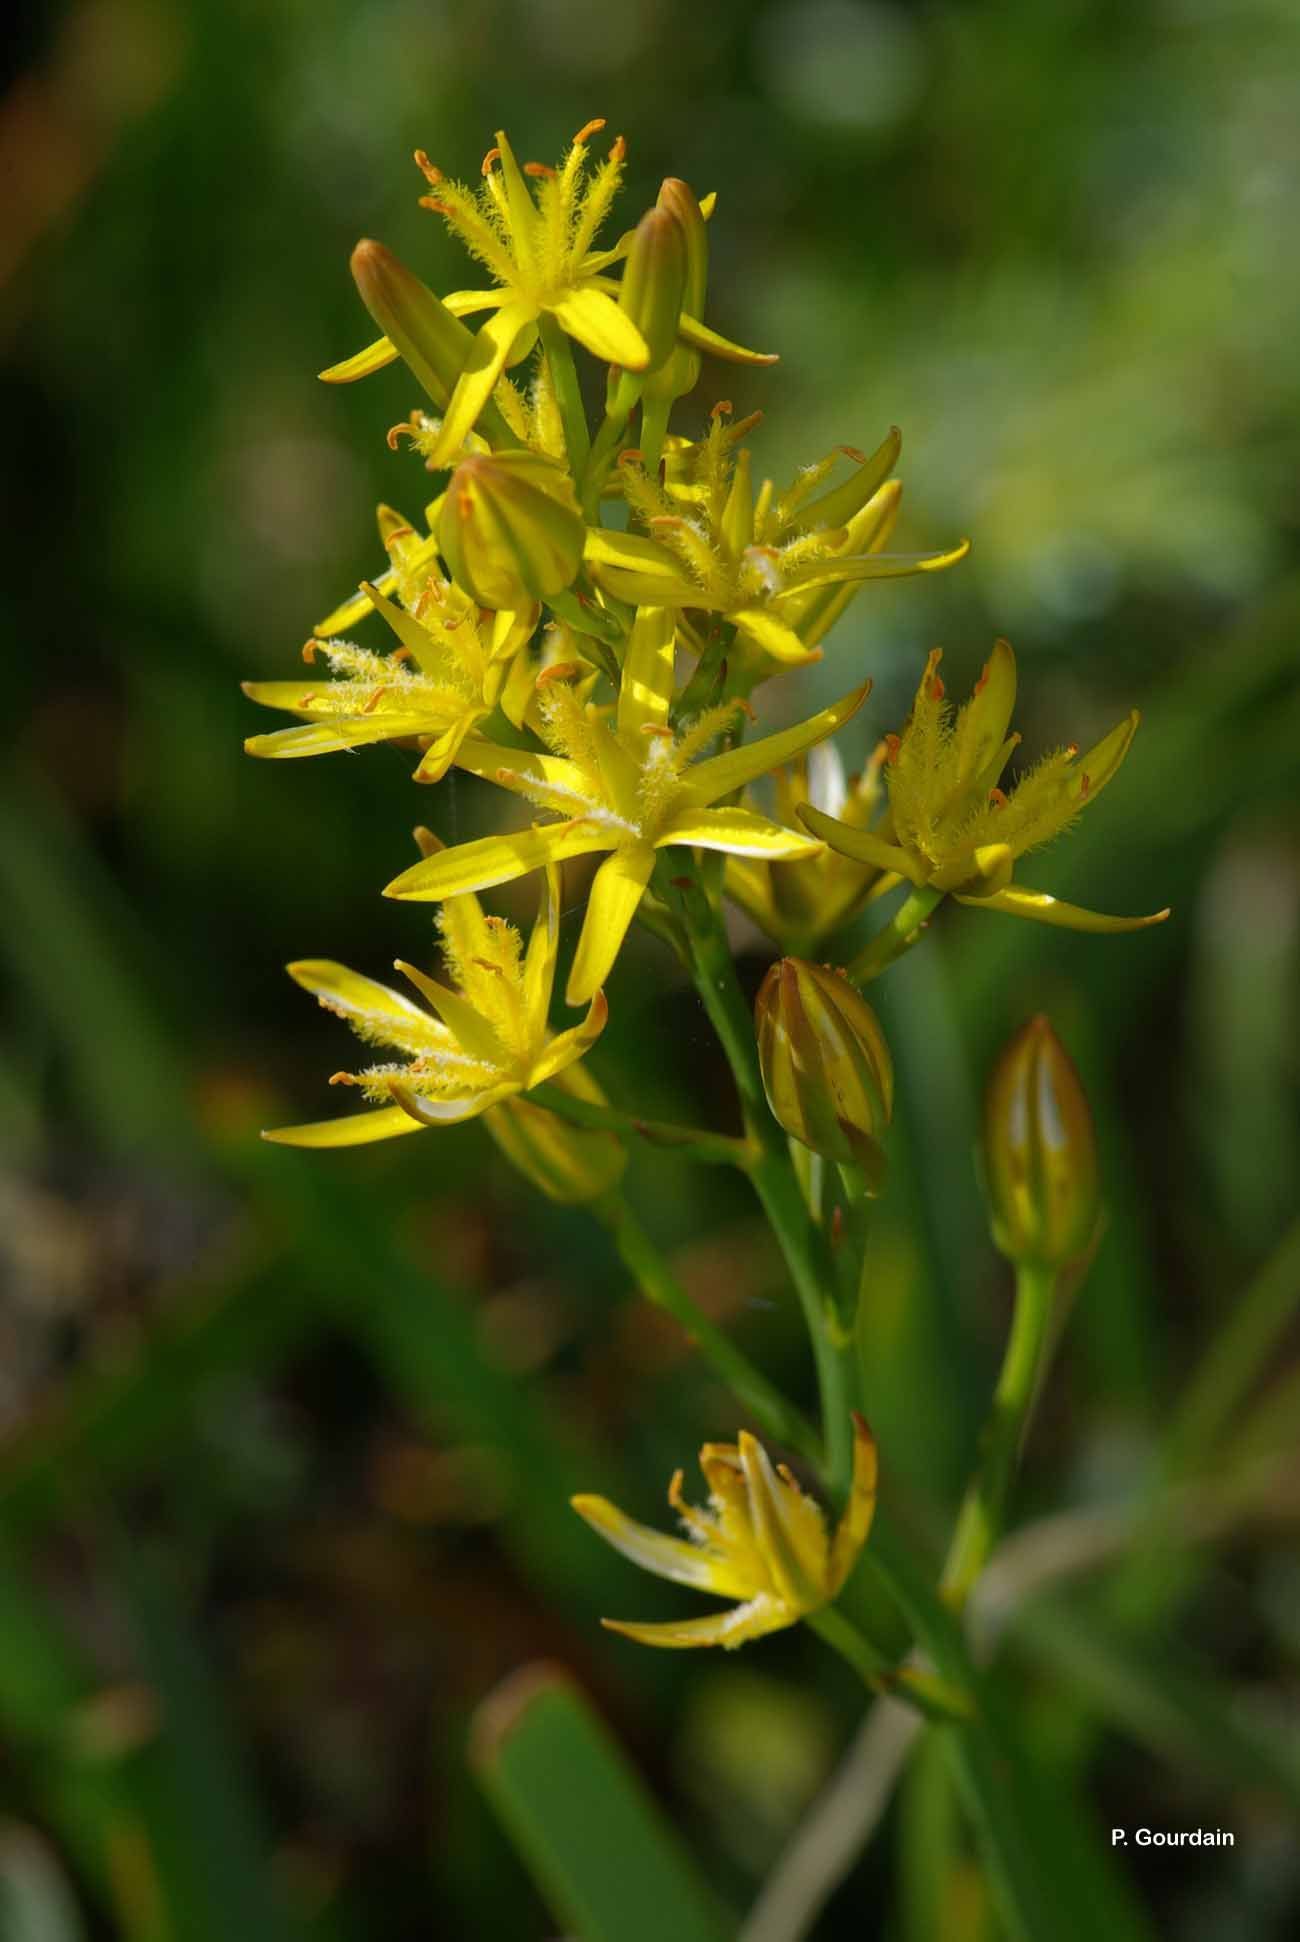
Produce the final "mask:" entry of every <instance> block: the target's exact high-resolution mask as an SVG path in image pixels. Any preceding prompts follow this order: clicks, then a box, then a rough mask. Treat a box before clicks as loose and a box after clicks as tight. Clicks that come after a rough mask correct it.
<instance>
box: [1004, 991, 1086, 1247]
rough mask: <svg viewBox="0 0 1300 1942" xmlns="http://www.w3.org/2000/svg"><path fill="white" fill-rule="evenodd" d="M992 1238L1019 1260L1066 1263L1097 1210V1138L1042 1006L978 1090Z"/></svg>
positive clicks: (1075, 1076)
mask: <svg viewBox="0 0 1300 1942" xmlns="http://www.w3.org/2000/svg"><path fill="white" fill-rule="evenodd" d="M984 1166H985V1175H986V1183H987V1190H988V1197H989V1209H990V1215H991V1224H992V1229H993V1239H994V1241H995V1243H996V1245H997V1246H998V1247H999V1248H1000V1249H1001V1251H1002V1253H1003V1254H1005V1255H1007V1256H1009V1257H1010V1259H1011V1260H1012V1261H1015V1262H1016V1263H1017V1264H1018V1265H1019V1266H1022V1267H1037V1268H1046V1269H1057V1268H1064V1267H1068V1266H1069V1265H1070V1263H1071V1262H1072V1261H1076V1260H1077V1259H1078V1258H1079V1256H1080V1255H1081V1254H1083V1253H1084V1252H1085V1251H1086V1249H1087V1248H1088V1246H1089V1245H1090V1243H1091V1241H1092V1239H1093V1236H1094V1235H1095V1233H1096V1231H1097V1222H1098V1218H1099V1215H1100V1212H1101V1200H1100V1190H1099V1186H1098V1180H1097V1144H1096V1138H1095V1136H1094V1133H1093V1126H1092V1114H1091V1112H1090V1111H1089V1109H1088V1101H1087V1098H1086V1096H1085V1094H1084V1090H1083V1086H1082V1084H1081V1083H1080V1080H1079V1075H1078V1073H1077V1072H1076V1071H1075V1069H1074V1065H1073V1063H1072V1061H1071V1059H1070V1057H1069V1055H1068V1054H1067V1052H1066V1050H1065V1048H1064V1046H1063V1045H1062V1044H1061V1041H1060V1039H1059V1038H1057V1036H1056V1033H1055V1032H1054V1031H1053V1030H1052V1028H1051V1025H1050V1024H1049V1023H1048V1021H1047V1019H1046V1018H1045V1017H1044V1016H1043V1015H1042V1013H1041V1012H1040V1013H1039V1015H1038V1016H1037V1017H1036V1018H1031V1019H1030V1021H1029V1023H1028V1024H1027V1025H1022V1026H1021V1028H1020V1030H1019V1031H1018V1032H1017V1033H1016V1034H1015V1035H1014V1037H1013V1038H1011V1039H1010V1040H1009V1041H1008V1043H1007V1044H1006V1046H1005V1047H1004V1048H1003V1050H1002V1053H1001V1055H1000V1056H999V1058H998V1061H997V1064H996V1065H995V1066H994V1068H993V1073H992V1076H991V1078H990V1079H989V1084H988V1091H987V1092H986V1094H985V1098H984Z"/></svg>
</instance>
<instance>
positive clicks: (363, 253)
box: [352, 239, 474, 405]
mask: <svg viewBox="0 0 1300 1942" xmlns="http://www.w3.org/2000/svg"><path fill="white" fill-rule="evenodd" d="M352 275H353V278H354V280H355V282H356V286H357V289H358V290H359V291H360V293H361V301H362V302H363V303H364V304H365V306H366V309H367V310H368V311H369V312H370V314H371V316H372V317H373V318H374V320H375V322H376V323H377V324H378V325H379V328H380V330H382V331H383V333H384V335H385V336H386V337H387V338H388V340H389V342H390V343H391V344H392V345H393V348H394V349H395V350H396V351H397V353H398V355H399V356H400V357H401V358H402V359H403V360H404V361H405V363H406V364H407V365H408V367H409V368H410V370H411V371H412V372H413V373H414V375H415V376H416V377H417V378H418V379H419V381H420V383H421V384H422V385H423V386H424V388H425V390H426V391H427V392H428V394H429V396H430V397H431V398H432V399H433V401H434V403H435V404H436V405H445V404H446V402H447V400H448V398H449V397H450V396H451V393H452V391H453V389H454V387H455V384H456V380H457V378H458V377H459V376H460V374H461V372H462V371H463V370H464V368H465V364H466V361H467V359H468V357H469V354H470V352H471V350H472V349H473V348H474V337H473V333H472V332H471V331H469V330H467V329H466V327H465V325H464V324H462V323H461V321H460V318H459V317H453V316H452V314H451V312H450V310H448V309H447V307H446V305H445V304H443V303H441V302H439V300H438V298H437V297H435V296H434V294H433V291H432V290H430V289H429V287H428V285H427V284H424V283H421V281H420V279H419V277H418V276H415V275H414V274H413V273H412V272H411V271H410V270H408V269H407V267H406V265H405V264H404V263H402V262H400V261H399V259H398V258H397V257H396V256H394V255H393V253H392V251H391V250H388V249H385V248H384V245H383V244H382V243H373V242H371V241H369V240H368V239H367V240H366V241H365V242H361V243H358V244H357V246H356V248H355V249H354V250H353V252H352Z"/></svg>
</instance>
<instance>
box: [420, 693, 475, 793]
mask: <svg viewBox="0 0 1300 1942" xmlns="http://www.w3.org/2000/svg"><path fill="white" fill-rule="evenodd" d="M479 719H480V716H479V714H478V711H477V710H475V709H467V710H466V712H465V714H464V715H463V716H462V717H461V719H460V720H459V721H457V722H453V723H452V725H451V727H450V728H447V729H444V730H443V732H442V734H441V735H439V736H437V737H436V739H435V740H434V741H432V742H431V743H430V744H429V746H428V748H427V749H426V750H425V751H424V754H423V755H422V756H421V758H420V762H419V765H418V767H417V768H416V769H415V771H414V780H415V781H416V782H441V781H442V778H443V777H444V776H445V775H446V773H447V771H448V769H449V768H450V767H451V765H452V763H453V762H454V761H455V760H456V757H457V756H458V755H459V754H460V750H461V744H462V743H463V742H464V740H465V737H466V736H467V735H468V734H469V731H470V729H471V728H472V727H473V725H474V723H475V722H476V721H478V720H479Z"/></svg>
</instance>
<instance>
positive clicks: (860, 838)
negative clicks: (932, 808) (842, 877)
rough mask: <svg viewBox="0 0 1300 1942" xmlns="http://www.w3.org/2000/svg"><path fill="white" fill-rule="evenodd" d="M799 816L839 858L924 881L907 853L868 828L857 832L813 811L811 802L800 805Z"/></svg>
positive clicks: (816, 810) (912, 879) (832, 817)
mask: <svg viewBox="0 0 1300 1942" xmlns="http://www.w3.org/2000/svg"><path fill="white" fill-rule="evenodd" d="M796 814H797V815H798V818H799V821H800V822H801V823H802V824H803V825H804V827H805V828H806V829H810V830H812V832H813V834H814V835H815V836H820V837H821V839H822V841H823V843H825V844H827V845H828V846H829V847H830V848H831V849H833V850H835V851H837V852H838V854H839V855H840V856H847V857H850V858H851V859H852V860H853V862H854V863H869V864H871V865H872V867H873V868H874V869H876V870H892V871H895V872H896V873H897V874H898V875H899V876H900V877H907V878H908V880H909V881H910V882H912V883H921V882H923V881H924V879H923V878H922V877H921V876H920V875H919V873H918V872H917V869H916V865H915V864H914V863H913V862H912V859H911V857H910V856H909V855H908V853H907V851H906V850H901V849H899V848H898V846H897V844H895V843H886V842H884V841H883V840H882V839H881V838H880V837H879V836H873V835H872V833H871V831H870V830H869V829H854V828H852V826H851V825H850V824H848V823H841V822H837V821H836V819H835V817H834V816H828V815H826V813H825V811H824V810H821V809H814V808H813V806H812V804H811V803H810V802H801V803H800V804H799V806H798V809H797V811H796Z"/></svg>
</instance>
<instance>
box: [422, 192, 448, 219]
mask: <svg viewBox="0 0 1300 1942" xmlns="http://www.w3.org/2000/svg"><path fill="white" fill-rule="evenodd" d="M420 207H421V209H432V211H433V213H434V215H435V216H450V214H451V210H450V209H449V208H448V206H447V204H446V203H445V202H439V200H438V198H437V196H421V197H420Z"/></svg>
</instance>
